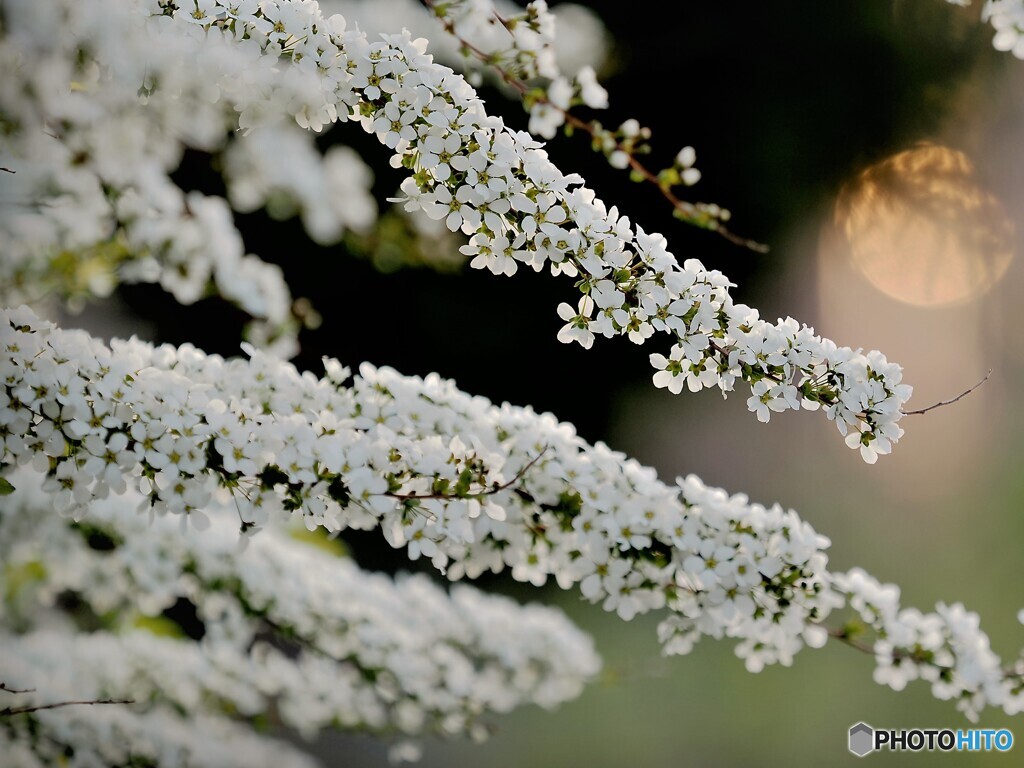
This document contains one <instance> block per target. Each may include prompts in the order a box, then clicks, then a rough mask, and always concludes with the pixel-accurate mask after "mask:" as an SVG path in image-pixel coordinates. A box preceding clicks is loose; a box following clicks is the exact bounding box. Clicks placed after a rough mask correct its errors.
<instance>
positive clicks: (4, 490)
mask: <svg viewBox="0 0 1024 768" xmlns="http://www.w3.org/2000/svg"><path fill="white" fill-rule="evenodd" d="M12 493H14V486H13V485H11V483H10V481H9V480H8V479H7V478H6V477H0V496H10V495H11V494H12Z"/></svg>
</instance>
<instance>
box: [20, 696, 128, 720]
mask: <svg viewBox="0 0 1024 768" xmlns="http://www.w3.org/2000/svg"><path fill="white" fill-rule="evenodd" d="M134 703H135V699H92V700H91V701H58V702H56V703H54V704H39V705H36V706H31V707H7V708H6V709H0V717H13V716H14V715H24V714H28V713H30V712H41V711H43V710H44V709H57V708H58V707H75V706H79V705H86V706H90V707H91V706H92V705H94V704H134Z"/></svg>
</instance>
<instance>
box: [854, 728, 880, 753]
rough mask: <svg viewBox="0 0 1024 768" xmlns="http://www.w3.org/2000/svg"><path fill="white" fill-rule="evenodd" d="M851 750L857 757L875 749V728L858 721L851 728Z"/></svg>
mask: <svg viewBox="0 0 1024 768" xmlns="http://www.w3.org/2000/svg"><path fill="white" fill-rule="evenodd" d="M849 746H850V751H851V752H853V754H855V755H856V756H857V757H864V755H867V754H869V753H871V752H874V751H875V729H874V728H872V727H871V726H870V725H868V724H867V723H857V724H856V725H855V726H853V727H852V728H850V745H849Z"/></svg>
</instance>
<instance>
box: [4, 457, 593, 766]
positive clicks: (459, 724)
mask: <svg viewBox="0 0 1024 768" xmlns="http://www.w3.org/2000/svg"><path fill="white" fill-rule="evenodd" d="M14 481H15V483H16V484H17V487H18V491H17V493H16V494H14V495H13V496H12V497H11V499H9V503H7V504H5V507H4V509H3V511H2V512H0V556H2V559H3V561H4V563H5V568H4V576H3V578H0V583H2V584H3V589H2V590H0V593H2V594H3V595H5V596H6V601H7V603H6V605H5V606H4V608H3V609H0V615H2V616H3V617H4V619H5V623H6V624H8V625H10V626H12V627H19V628H20V629H22V630H25V629H30V628H35V627H36V626H38V625H39V624H40V623H45V620H44V619H41V618H40V617H41V616H46V613H45V611H43V612H41V611H40V608H41V607H43V608H53V607H54V604H55V603H56V602H57V597H58V596H61V602H60V603H59V604H61V605H67V604H68V595H74V596H75V598H76V601H75V605H76V606H77V607H76V610H77V611H79V612H81V611H82V610H83V606H87V607H88V609H89V610H90V611H91V612H92V614H93V615H94V616H96V617H102V623H103V624H104V626H106V627H107V628H108V629H110V630H111V631H121V632H123V631H124V630H126V629H131V628H132V627H137V626H140V625H141V626H143V627H146V626H155V627H157V628H159V629H165V628H166V627H168V626H170V627H171V628H172V629H173V628H174V625H173V624H170V623H169V622H168V620H166V619H161V617H162V615H163V614H164V612H165V611H167V610H168V609H171V608H173V607H174V606H175V605H177V604H180V601H182V600H187V601H188V603H189V604H190V605H191V606H193V609H194V611H195V621H197V622H198V623H199V627H198V628H197V627H195V626H191V627H187V629H188V630H189V631H190V633H191V634H192V636H196V635H197V634H201V635H202V642H201V649H200V648H199V647H196V646H195V644H194V643H192V642H190V641H188V640H187V639H183V640H181V641H175V642H170V641H169V643H170V645H176V646H182V645H183V646H186V648H185V649H184V650H175V651H174V652H173V653H170V654H169V658H168V661H167V662H163V663H161V664H160V665H157V666H158V667H160V668H162V667H164V666H166V667H167V670H174V669H186V670H190V669H195V670H197V674H196V675H195V676H194V678H190V677H189V676H188V675H187V674H185V675H182V676H181V677H180V678H179V679H178V680H177V682H176V683H175V684H174V685H173V686H170V690H171V694H169V695H170V696H172V697H173V698H174V700H173V701H172V702H170V703H175V704H179V705H181V707H182V708H183V709H184V710H185V711H195V709H196V707H199V706H204V702H210V704H209V707H210V709H211V714H223V711H224V704H225V702H228V703H230V705H231V709H232V710H233V711H237V712H240V713H242V714H245V715H249V716H251V715H255V714H256V713H259V712H265V711H267V710H268V708H269V704H270V701H271V700H272V701H273V702H274V705H275V709H276V711H277V712H278V714H279V716H280V718H281V721H282V722H283V723H284V724H285V725H287V726H289V727H290V728H294V729H295V730H297V731H299V732H300V733H303V734H305V735H307V736H312V735H314V734H315V733H316V732H317V731H318V730H321V729H323V728H327V727H330V726H332V725H333V724H342V725H343V726H344V727H347V728H355V727H364V728H369V729H372V730H374V731H376V732H380V733H382V734H383V733H387V732H389V731H390V732H394V731H397V732H400V733H406V734H422V733H427V732H436V733H440V734H443V735H449V736H450V735H456V734H462V733H466V732H469V733H470V734H472V735H474V736H477V737H480V736H486V730H484V728H483V726H482V724H480V723H479V722H478V721H479V717H480V716H481V715H483V714H487V713H492V712H506V711H509V710H511V709H512V708H514V707H516V706H520V705H522V704H525V703H536V704H540V705H542V706H546V707H551V706H554V705H556V704H559V703H561V702H563V701H566V700H568V699H571V698H574V697H575V696H577V695H578V694H579V692H580V691H581V690H582V688H583V685H584V683H585V682H587V681H588V680H589V679H590V678H592V677H593V676H594V674H595V673H596V672H597V670H598V668H599V661H598V659H597V657H596V655H595V654H594V651H593V647H592V644H591V641H590V639H589V638H587V637H585V636H584V635H582V634H581V633H580V632H579V631H578V630H576V629H575V628H573V627H572V625H571V624H569V622H568V621H567V620H566V619H565V617H564V616H562V615H561V614H560V613H559V612H558V611H556V610H554V609H550V608H546V607H542V606H526V607H520V606H518V605H516V604H514V603H513V602H512V601H510V600H508V599H507V598H501V597H494V596H487V595H483V594H481V593H479V592H477V591H476V590H474V589H472V588H471V587H467V586H456V587H455V588H454V589H453V590H452V593H451V595H450V596H449V595H448V594H447V593H446V592H445V591H444V590H442V589H440V588H439V587H437V586H435V585H434V584H432V583H431V582H430V580H429V579H427V578H426V577H425V576H412V577H400V578H398V579H397V580H391V579H389V578H388V577H386V576H384V575H380V574H367V573H364V572H362V571H360V570H359V569H358V568H357V567H356V566H355V564H354V563H353V562H352V561H351V560H349V559H347V558H339V557H338V555H337V554H336V553H334V552H331V551H330V550H329V547H330V546H331V542H330V541H329V540H328V539H326V538H321V537H311V538H310V541H306V540H305V539H302V538H297V537H296V534H297V532H296V531H290V530H288V528H287V527H285V526H282V525H280V524H277V525H270V526H268V528H267V529H266V530H265V531H263V532H261V533H260V535H259V536H255V537H253V538H252V539H243V540H242V542H243V543H246V544H247V546H245V547H244V548H240V547H239V543H240V540H239V537H238V533H237V529H238V520H237V517H236V512H235V509H234V506H233V504H232V503H231V502H230V496H229V495H228V494H227V492H224V491H222V492H221V493H220V494H219V495H218V498H215V499H214V500H213V501H212V502H211V503H210V504H208V505H206V507H205V511H206V512H207V514H209V515H210V517H211V526H210V529H209V530H205V531H203V532H202V533H198V532H196V531H182V530H181V529H180V527H179V526H178V525H176V522H177V521H176V520H174V519H173V518H169V517H163V518H158V519H157V520H155V521H154V522H153V523H151V522H150V521H149V520H148V519H147V517H146V516H145V515H140V514H139V513H138V508H139V506H140V503H142V502H143V501H144V500H143V499H142V498H141V497H140V496H139V495H138V493H137V492H134V491H132V492H128V493H126V494H124V495H122V496H112V497H110V498H108V499H103V500H96V501H94V502H93V503H92V504H91V505H90V508H89V516H88V518H87V520H86V521H85V522H83V523H81V524H79V523H73V522H72V521H71V520H68V519H62V518H61V517H59V516H57V515H54V514H52V513H51V512H48V511H47V507H48V506H50V505H51V502H52V496H51V494H49V493H48V492H46V491H45V490H43V485H44V478H43V476H41V475H39V474H37V473H34V472H30V471H24V470H23V471H20V472H19V473H17V476H16V477H15V478H14ZM300 531H301V533H303V534H304V533H305V529H304V528H300ZM310 543H312V544H319V545H320V546H319V547H316V546H310ZM325 549H326V550H327V551H325ZM136 634H137V633H136ZM134 636H135V635H134V634H131V635H129V637H128V638H126V639H124V640H123V642H124V643H125V644H126V645H128V646H130V647H131V649H132V653H131V654H130V655H131V656H132V657H137V656H138V655H139V654H140V653H143V652H146V653H152V654H154V655H157V656H161V657H162V656H163V655H164V654H163V651H162V649H161V647H155V648H154V647H146V643H147V640H146V639H145V638H146V636H145V635H142V636H141V638H139V639H132V638H133V637H134ZM86 642H89V641H86ZM97 642H98V641H97ZM104 642H108V641H104ZM109 642H114V641H109ZM135 645H138V646H141V647H140V649H139V650H134V646H135ZM78 647H81V646H78ZM172 650H173V649H172ZM113 655H114V656H117V655H118V654H113ZM183 656H185V657H188V658H190V659H191V661H189V663H188V664H187V665H186V664H183V663H182V662H181V661H180V659H181V657H183ZM204 657H205V660H203V659H204ZM131 666H132V665H126V666H125V667H124V668H122V669H120V671H119V673H118V674H119V675H120V676H121V677H120V678H115V679H112V680H110V681H109V682H108V683H106V684H105V685H104V686H103V687H104V689H105V690H106V691H108V692H114V693H116V694H117V695H118V696H122V697H128V696H130V697H133V698H135V699H137V700H141V699H144V700H149V699H151V698H154V697H156V698H159V697H158V696H157V694H156V693H154V691H155V692H159V691H160V690H162V688H163V687H165V686H164V685H163V683H162V682H161V681H149V682H152V685H153V690H152V691H150V690H148V689H147V690H145V691H139V690H138V689H137V687H136V686H134V685H133V684H132V682H131V679H132V677H133V675H134V674H135V673H134V672H133V671H132V669H131ZM142 666H143V667H144V668H149V667H151V666H153V665H151V664H145V665H142ZM33 671H34V670H23V671H22V673H21V674H20V675H19V678H21V679H19V682H32V681H30V680H27V679H25V678H28V677H30V676H31V674H32V672H33ZM158 671H159V670H158ZM4 679H6V678H4ZM34 687H36V688H37V690H40V691H42V690H44V688H42V687H41V686H40V685H39V684H34ZM48 694H49V692H48ZM81 695H82V693H81V692H79V693H78V694H76V696H78V697H81ZM87 714H91V713H87ZM208 764H216V763H209V761H208Z"/></svg>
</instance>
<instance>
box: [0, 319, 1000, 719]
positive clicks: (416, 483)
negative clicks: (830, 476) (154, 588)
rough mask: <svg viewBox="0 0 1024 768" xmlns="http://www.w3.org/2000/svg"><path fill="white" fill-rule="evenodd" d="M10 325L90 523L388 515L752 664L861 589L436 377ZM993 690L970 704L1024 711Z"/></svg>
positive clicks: (430, 551)
mask: <svg viewBox="0 0 1024 768" xmlns="http://www.w3.org/2000/svg"><path fill="white" fill-rule="evenodd" d="M0 317H2V319H3V322H4V323H5V324H4V325H3V327H2V328H0V345H2V347H3V349H4V358H3V359H2V360H0V376H2V378H3V383H4V390H3V396H2V397H3V400H2V404H0V405H2V410H0V425H2V428H0V436H2V438H3V446H4V448H3V450H4V453H3V457H2V459H0V460H3V461H12V460H14V461H17V462H18V463H31V462H35V463H41V464H42V468H44V469H47V474H48V479H47V480H46V483H45V485H44V488H45V489H46V490H47V491H48V492H49V493H51V494H53V503H54V504H55V505H56V506H57V507H58V509H61V510H63V511H64V512H65V513H67V514H69V515H70V516H71V517H73V518H74V517H81V516H82V515H84V514H86V513H87V512H88V510H89V508H90V505H94V504H95V501H94V500H95V499H97V498H105V497H106V496H108V495H109V494H111V493H115V494H116V493H120V492H124V490H125V486H126V485H127V484H128V483H129V482H130V483H131V485H132V486H133V487H134V488H137V489H138V491H139V492H141V493H142V494H143V496H144V497H145V501H144V503H143V505H142V507H143V509H144V510H148V511H149V512H150V513H151V514H156V515H163V514H167V513H180V514H181V515H183V517H182V518H181V519H182V520H189V521H191V522H193V523H195V526H196V527H197V528H205V527H207V526H208V524H209V521H208V520H207V519H206V517H205V515H204V514H203V512H202V511H201V510H202V509H203V508H205V507H206V506H207V505H209V503H210V500H211V498H212V497H213V496H214V495H216V494H219V493H223V489H227V490H228V491H230V492H231V493H232V494H233V497H234V499H233V501H234V504H235V507H236V512H237V515H238V517H239V520H240V522H241V526H242V529H243V531H250V532H251V531H252V530H253V529H254V527H256V526H261V525H264V524H266V523H267V522H268V521H269V520H271V519H275V518H284V517H288V516H291V517H296V518H301V519H302V520H303V521H304V522H305V524H306V526H307V527H308V528H309V529H310V530H312V529H315V528H318V527H323V528H326V529H327V530H329V531H338V530H343V529H345V528H359V529H370V528H375V527H379V528H380V529H381V530H382V532H383V534H384V536H385V537H386V539H387V540H388V541H389V542H390V543H391V544H392V545H393V546H396V547H406V548H407V550H408V552H409V555H410V557H413V558H418V557H426V558H429V559H431V561H432V562H433V563H434V565H435V566H436V567H438V568H440V569H441V570H443V571H445V572H446V573H447V574H448V576H449V577H450V578H452V579H459V578H462V577H463V576H469V577H475V576H477V575H479V574H481V573H483V572H485V571H488V570H491V571H500V570H503V569H509V570H510V571H511V573H512V576H513V577H514V578H516V579H517V580H520V581H527V582H530V583H532V584H535V585H541V584H544V583H545V582H546V581H547V580H548V579H549V578H551V577H553V578H554V579H555V580H556V581H557V582H558V583H559V584H560V585H561V586H562V587H565V588H568V587H570V586H572V585H575V584H578V585H579V588H580V591H581V592H582V594H583V595H584V597H586V598H587V599H589V600H591V601H593V602H598V603H601V604H602V605H603V607H604V608H605V609H606V610H609V611H614V612H615V613H617V614H618V615H619V616H620V617H621V618H623V619H627V620H628V619H630V618H632V617H633V616H635V615H637V614H640V613H645V612H648V611H651V610H660V609H667V610H668V611H669V616H668V617H667V618H666V619H665V620H664V621H663V622H662V624H661V626H660V628H659V635H660V638H661V640H662V642H663V644H664V646H665V650H666V652H668V653H686V652H688V651H689V650H690V649H691V648H692V647H693V645H694V643H695V642H696V641H697V640H698V639H699V638H700V637H702V636H704V635H710V636H712V637H716V638H722V637H730V638H734V639H736V640H737V641H738V644H737V647H736V651H737V654H738V655H740V656H741V657H742V658H744V659H745V661H746V664H747V667H748V668H749V669H751V670H754V671H756V670H758V669H760V668H762V667H763V666H764V665H765V664H771V663H783V664H789V663H791V661H792V659H793V657H794V655H795V653H796V652H798V651H799V650H800V649H801V648H802V647H803V646H804V645H811V646H814V647H816V646H819V645H821V644H823V643H824V642H825V641H826V640H827V632H826V629H825V628H824V627H823V626H822V622H823V621H824V620H825V619H826V617H827V616H828V615H829V614H830V613H831V612H832V611H833V610H835V609H836V608H838V607H840V606H841V605H842V604H843V602H844V599H845V595H846V594H847V592H848V591H849V590H848V589H847V587H846V586H845V583H844V582H840V584H839V587H835V586H834V583H833V579H834V577H833V576H832V575H831V574H830V573H829V572H828V571H827V570H826V565H827V558H826V555H825V548H826V547H827V545H828V541H827V539H825V538H824V537H822V536H820V535H818V534H816V533H815V532H814V531H813V529H812V528H811V527H810V526H809V525H808V524H807V523H806V522H804V521H802V520H800V518H799V517H798V516H797V515H796V513H794V512H792V511H785V510H783V509H781V508H780V507H778V506H774V507H771V508H765V507H763V506H761V505H758V504H752V503H750V502H748V500H747V499H746V498H745V497H743V496H729V495H727V494H725V493H724V492H722V491H720V490H717V489H713V488H708V487H706V486H704V485H703V484H702V483H701V482H700V480H698V479H697V478H695V477H692V476H691V477H687V478H685V479H680V480H679V481H678V482H677V484H676V485H674V486H668V485H665V484H663V483H661V482H660V481H659V480H658V479H657V478H656V476H655V475H654V473H653V472H652V471H651V470H649V469H646V468H644V467H641V466H640V465H638V464H636V463H635V462H632V461H629V460H627V459H626V458H625V457H624V456H622V455H621V454H618V453H615V452H614V451H611V450H610V449H608V448H607V447H606V446H603V445H601V444H598V445H595V446H590V445H587V444H586V443H585V442H584V441H582V440H581V439H579V438H578V437H577V436H576V435H575V434H574V432H573V430H572V428H571V427H570V426H569V425H566V424H560V423H558V422H557V421H556V420H555V419H554V418H553V417H551V416H550V415H538V414H536V413H534V412H533V411H531V410H530V409H528V408H516V407H513V406H510V405H503V406H500V407H495V406H493V405H491V404H490V403H489V402H488V401H486V400H484V399H483V398H474V397H470V396H468V395H465V394H463V393H461V392H459V391H458V390H457V389H456V388H455V387H454V385H453V384H452V383H451V382H447V381H444V380H441V379H440V378H438V377H436V376H428V377H427V378H425V379H419V378H414V377H403V376H400V375H399V374H397V373H395V372H394V371H391V370H389V369H379V370H378V369H374V368H373V367H371V366H369V365H363V366H362V367H361V369H360V375H359V376H357V377H355V379H354V380H353V381H352V382H351V384H349V385H347V386H346V383H345V382H346V381H347V380H348V371H347V370H346V369H344V368H342V367H341V366H340V365H339V364H338V363H337V362H334V361H330V360H328V361H326V367H327V373H326V376H325V377H324V378H322V379H317V378H316V377H315V376H313V375H312V374H309V373H306V374H300V373H299V372H298V371H296V370H295V369H294V368H293V367H292V366H290V365H288V364H285V363H281V362H280V361H277V360H275V359H272V358H270V357H268V356H266V355H264V354H262V353H259V352H258V351H256V350H254V349H251V348H250V352H251V354H252V357H251V359H249V360H243V359H233V360H224V359H222V358H220V357H216V356H207V355H204V354H203V353H201V352H199V351H198V350H196V349H194V348H193V347H190V346H184V347H180V348H177V349H176V348H173V347H169V346H162V347H156V348H154V347H152V346H149V345H147V344H144V343H141V342H138V341H129V342H120V341H119V342H113V343H112V346H111V347H110V348H108V347H106V346H105V345H103V344H102V343H99V342H97V341H95V340H93V339H91V338H89V337H88V336H87V335H86V334H84V333H81V332H74V331H60V330H58V329H56V328H54V327H53V326H51V325H50V324H49V323H46V322H44V321H41V320H39V319H38V318H36V317H35V316H34V315H32V313H31V312H29V311H27V310H24V309H22V310H15V311H4V312H3V313H2V315H0ZM16 493H17V491H16ZM85 519H86V521H88V519H89V518H85ZM854 607H855V608H856V607H857V605H856V603H854ZM886 634H887V636H895V635H894V632H893V630H892V629H891V628H889V629H887V630H886ZM974 638H975V641H976V642H977V643H981V642H984V643H985V644H987V638H984V635H982V634H980V632H978V633H975V635H974ZM979 638H984V640H982V639H979ZM954 650H958V649H954ZM880 653H881V651H880ZM954 657H955V659H956V660H960V659H963V660H964V663H965V665H968V666H969V665H970V664H971V663H973V658H974V657H973V656H971V655H970V654H969V653H963V654H959V655H958V654H957V653H954ZM923 663H929V661H928V660H925V661H924V662H923ZM936 663H939V661H936ZM948 674H952V675H953V676H954V679H955V680H959V677H956V675H960V674H961V671H960V670H959V668H954V671H953V672H951V673H948ZM963 674H968V673H967V672H964V673H963ZM998 691H1002V693H999V694H997V692H996V688H992V689H991V690H988V689H986V691H985V692H984V696H983V697H981V698H977V697H976V698H975V699H974V700H973V701H972V703H971V705H970V706H971V708H972V711H973V709H974V708H980V706H982V705H983V704H985V703H988V704H997V705H1002V706H1005V707H1007V708H1008V709H1011V708H1012V707H1013V706H1016V705H1015V704H1013V703H1012V699H1010V698H1007V695H1008V694H1007V689H1006V687H1005V686H1004V687H1003V688H999V689H998ZM1016 695H1019V692H1018V694H1016Z"/></svg>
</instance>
